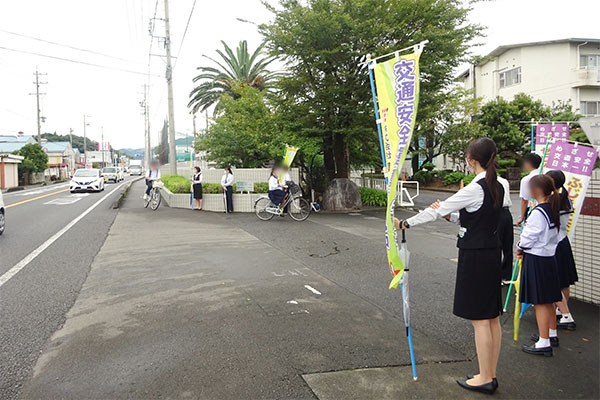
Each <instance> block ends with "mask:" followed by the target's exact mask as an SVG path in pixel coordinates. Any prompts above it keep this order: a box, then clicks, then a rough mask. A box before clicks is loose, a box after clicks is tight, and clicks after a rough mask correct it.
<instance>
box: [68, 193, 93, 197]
mask: <svg viewBox="0 0 600 400" xmlns="http://www.w3.org/2000/svg"><path fill="white" fill-rule="evenodd" d="M89 195H90V194H89V193H72V194H71V197H88V196H89Z"/></svg>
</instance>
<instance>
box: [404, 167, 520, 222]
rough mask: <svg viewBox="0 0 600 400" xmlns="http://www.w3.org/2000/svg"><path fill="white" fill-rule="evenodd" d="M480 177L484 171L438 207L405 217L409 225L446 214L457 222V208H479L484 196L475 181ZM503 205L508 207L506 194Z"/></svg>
mask: <svg viewBox="0 0 600 400" xmlns="http://www.w3.org/2000/svg"><path fill="white" fill-rule="evenodd" d="M481 179H485V171H483V172H480V173H479V174H477V176H476V177H475V178H474V179H473V181H472V182H471V183H469V184H468V185H467V186H465V187H464V188H462V189H460V190H459V191H458V192H456V193H455V194H453V195H452V196H450V197H448V198H447V199H446V200H444V201H442V202H440V208H438V209H437V210H436V209H433V208H431V207H428V208H426V209H425V210H423V211H421V212H420V213H419V214H417V215H415V216H414V217H411V218H409V219H407V220H406V222H408V224H409V225H410V226H416V225H421V224H425V223H428V222H432V221H435V220H436V219H438V218H442V217H444V216H446V215H450V216H451V221H453V222H458V211H459V210H462V209H463V208H464V209H466V210H467V211H468V212H471V213H472V212H475V211H477V210H479V209H480V208H481V206H482V205H483V199H484V197H485V194H484V192H483V188H482V187H481V185H479V184H478V183H477V182H478V181H479V180H481ZM504 190H505V191H506V188H504ZM508 199H509V200H510V195H509V196H508ZM503 207H508V205H507V204H506V196H504V199H503Z"/></svg>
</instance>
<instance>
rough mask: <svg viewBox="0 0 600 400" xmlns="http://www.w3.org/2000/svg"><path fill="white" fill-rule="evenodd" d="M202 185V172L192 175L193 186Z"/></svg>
mask: <svg viewBox="0 0 600 400" xmlns="http://www.w3.org/2000/svg"><path fill="white" fill-rule="evenodd" d="M198 183H202V172H200V173H198V174H194V175H192V184H193V185H196V184H198Z"/></svg>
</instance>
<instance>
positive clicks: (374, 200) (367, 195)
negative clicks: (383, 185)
mask: <svg viewBox="0 0 600 400" xmlns="http://www.w3.org/2000/svg"><path fill="white" fill-rule="evenodd" d="M358 191H359V192H360V199H361V200H362V203H363V204H364V205H366V206H380V207H385V206H386V205H387V193H386V192H385V190H379V189H370V188H366V187H359V188H358Z"/></svg>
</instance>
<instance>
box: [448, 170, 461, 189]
mask: <svg viewBox="0 0 600 400" xmlns="http://www.w3.org/2000/svg"><path fill="white" fill-rule="evenodd" d="M464 178H465V174H463V173H462V172H460V171H455V172H450V173H449V174H448V175H446V176H445V177H444V185H446V186H448V185H454V184H456V183H460V181H461V180H462V179H464Z"/></svg>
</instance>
